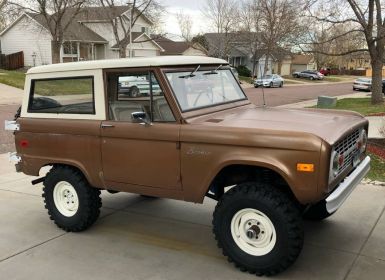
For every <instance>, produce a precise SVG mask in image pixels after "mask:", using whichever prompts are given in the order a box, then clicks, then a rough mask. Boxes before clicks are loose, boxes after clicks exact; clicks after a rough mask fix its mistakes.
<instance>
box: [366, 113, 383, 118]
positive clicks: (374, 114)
mask: <svg viewBox="0 0 385 280" xmlns="http://www.w3.org/2000/svg"><path fill="white" fill-rule="evenodd" d="M366 116H367V117H383V116H385V113H371V114H367V115H366Z"/></svg>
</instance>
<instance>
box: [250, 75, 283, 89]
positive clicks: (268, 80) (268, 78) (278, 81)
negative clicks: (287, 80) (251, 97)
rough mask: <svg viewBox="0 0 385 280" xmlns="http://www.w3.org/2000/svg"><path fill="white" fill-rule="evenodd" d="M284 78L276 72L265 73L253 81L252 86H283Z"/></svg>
mask: <svg viewBox="0 0 385 280" xmlns="http://www.w3.org/2000/svg"><path fill="white" fill-rule="evenodd" d="M283 82H284V79H283V78H282V77H281V76H280V75H277V74H272V75H265V76H263V77H262V78H259V79H256V80H255V81H254V87H255V88H257V87H283Z"/></svg>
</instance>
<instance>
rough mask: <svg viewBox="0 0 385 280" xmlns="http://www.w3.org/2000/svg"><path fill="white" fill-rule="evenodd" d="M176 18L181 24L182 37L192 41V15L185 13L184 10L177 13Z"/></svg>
mask: <svg viewBox="0 0 385 280" xmlns="http://www.w3.org/2000/svg"><path fill="white" fill-rule="evenodd" d="M176 20H177V22H178V25H179V29H180V32H181V36H182V38H183V39H184V40H185V41H186V42H191V40H192V37H193V36H192V27H193V20H192V18H191V16H190V15H188V14H186V13H184V12H183V11H182V10H181V11H179V12H178V13H177V14H176Z"/></svg>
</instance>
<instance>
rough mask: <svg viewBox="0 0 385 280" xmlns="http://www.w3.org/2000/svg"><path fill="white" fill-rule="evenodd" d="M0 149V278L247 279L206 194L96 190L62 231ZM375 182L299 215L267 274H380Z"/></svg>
mask: <svg viewBox="0 0 385 280" xmlns="http://www.w3.org/2000/svg"><path fill="white" fill-rule="evenodd" d="M30 181H31V178H30V177H27V176H25V175H23V174H18V173H15V172H14V171H13V167H12V166H11V165H10V164H9V163H8V162H7V160H6V156H5V155H0V213H1V218H0V279H39V280H43V279H47V280H48V279H50V280H51V279H57V280H59V279H63V280H70V279H82V280H86V279H93V280H96V279H114V280H117V279H125V280H126V279H178V280H179V279H186V280H187V279H256V276H253V275H250V274H247V273H242V272H240V271H238V270H237V269H235V268H234V267H233V265H232V264H229V263H228V262H227V260H226V258H225V257H223V256H222V254H221V252H220V250H219V249H218V248H217V247H216V244H215V240H214V238H213V235H212V233H211V215H212V212H213V209H214V207H215V203H214V201H212V200H210V199H206V200H205V203H204V204H203V205H194V204H191V203H184V202H179V201H174V200H168V199H145V198H142V197H140V196H138V195H133V194H124V193H122V194H115V195H112V194H108V193H105V192H104V193H103V196H102V197H103V208H102V215H101V218H99V220H98V221H97V222H96V224H95V225H94V226H93V227H92V228H91V229H89V230H88V231H85V232H82V233H66V232H63V231H61V230H60V229H58V228H57V227H56V226H55V225H54V224H53V222H52V221H50V220H49V218H48V215H47V213H46V210H45V209H44V207H43V202H42V198H41V187H42V186H41V185H38V186H32V185H31V184H30ZM384 207H385V188H382V187H378V186H371V185H361V186H359V187H358V189H357V190H356V191H355V192H354V193H353V194H352V196H351V197H350V198H349V199H348V200H347V202H346V203H345V205H344V206H343V208H342V209H340V211H338V212H337V213H336V214H335V215H334V216H333V217H331V218H330V219H329V220H327V221H324V222H318V223H310V222H307V223H306V224H305V229H306V230H305V235H306V241H305V246H304V250H303V252H302V254H301V255H300V257H299V259H298V261H297V262H296V263H295V264H294V266H292V267H291V268H290V269H289V270H288V271H286V272H284V273H282V274H281V275H279V276H276V277H272V278H270V279H328V280H330V279H384V275H385V235H384V232H385V215H384V209H385V208H384Z"/></svg>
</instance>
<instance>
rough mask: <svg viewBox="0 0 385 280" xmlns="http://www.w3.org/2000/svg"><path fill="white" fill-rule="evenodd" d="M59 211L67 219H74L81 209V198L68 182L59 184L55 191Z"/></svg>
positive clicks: (54, 198)
mask: <svg viewBox="0 0 385 280" xmlns="http://www.w3.org/2000/svg"><path fill="white" fill-rule="evenodd" d="M53 200H54V203H55V206H56V208H57V210H58V211H59V212H60V213H61V214H62V215H63V216H66V217H72V216H74V215H75V214H76V212H77V211H78V209H79V197H78V194H77V192H76V190H75V188H74V187H73V186H72V185H71V184H70V183H68V182H66V181H60V182H58V183H57V184H56V185H55V187H54V190H53Z"/></svg>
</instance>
